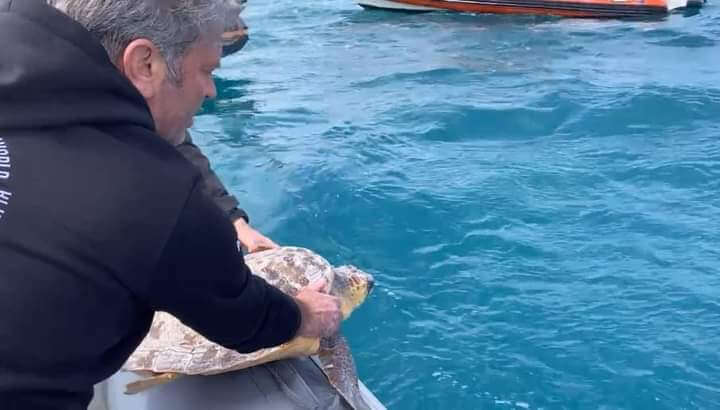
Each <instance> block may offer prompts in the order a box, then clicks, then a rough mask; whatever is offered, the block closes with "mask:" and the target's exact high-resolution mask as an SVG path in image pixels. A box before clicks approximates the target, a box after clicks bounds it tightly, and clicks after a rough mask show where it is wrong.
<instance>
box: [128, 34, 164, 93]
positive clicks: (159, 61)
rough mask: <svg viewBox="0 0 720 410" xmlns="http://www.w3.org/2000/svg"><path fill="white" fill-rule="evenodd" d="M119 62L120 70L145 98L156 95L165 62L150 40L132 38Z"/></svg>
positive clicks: (162, 80)
mask: <svg viewBox="0 0 720 410" xmlns="http://www.w3.org/2000/svg"><path fill="white" fill-rule="evenodd" d="M119 63H120V64H118V65H119V66H120V71H122V72H123V74H125V77H127V78H128V80H130V82H131V83H133V85H135V88H137V89H138V91H140V94H142V96H143V97H145V99H146V100H149V99H151V98H153V97H154V96H155V95H157V93H158V91H159V90H160V86H161V85H162V83H163V82H164V81H165V76H166V75H167V63H166V62H165V58H164V57H163V56H162V54H161V53H160V50H158V48H157V47H155V44H153V43H152V41H150V40H147V39H143V38H141V39H137V40H133V41H132V42H131V43H130V44H128V46H127V47H125V51H124V52H123V54H122V55H121V56H120V61H119Z"/></svg>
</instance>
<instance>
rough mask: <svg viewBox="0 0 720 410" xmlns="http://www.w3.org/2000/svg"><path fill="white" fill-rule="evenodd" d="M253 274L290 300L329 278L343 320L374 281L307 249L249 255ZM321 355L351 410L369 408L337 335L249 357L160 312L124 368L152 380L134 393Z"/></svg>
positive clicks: (135, 384) (143, 381) (132, 387)
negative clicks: (183, 379) (190, 377)
mask: <svg viewBox="0 0 720 410" xmlns="http://www.w3.org/2000/svg"><path fill="white" fill-rule="evenodd" d="M245 262H246V263H247V265H248V267H249V268H250V270H251V271H252V272H253V273H254V274H255V275H258V276H260V277H262V278H264V279H265V280H266V281H268V282H269V283H271V284H272V285H274V286H276V287H277V288H278V289H280V290H281V291H283V292H285V293H286V294H288V295H291V296H294V295H295V294H296V293H297V292H298V291H299V290H300V289H301V288H303V287H305V286H307V285H309V284H311V283H315V282H316V281H318V280H322V279H325V280H326V281H327V283H328V285H329V286H328V288H329V289H330V294H332V295H335V296H337V297H339V298H340V301H341V304H342V313H343V318H344V319H347V318H348V317H349V316H350V314H351V313H352V311H353V310H354V309H355V308H356V307H358V306H359V305H360V304H361V303H363V302H364V301H365V298H366V297H367V296H368V294H369V293H370V291H371V289H372V287H373V283H374V282H373V277H372V276H371V275H370V274H368V273H365V272H363V271H361V270H359V269H358V268H356V267H354V266H350V265H344V266H339V267H333V266H332V265H330V263H328V261H327V260H325V259H324V258H323V257H322V256H320V255H318V254H316V253H314V252H312V251H310V250H308V249H305V248H298V247H281V248H278V249H272V250H267V251H263V252H257V253H252V254H249V255H247V256H246V257H245ZM316 353H317V355H318V359H319V362H320V364H321V367H322V369H323V371H324V373H325V375H326V376H327V377H328V380H329V381H330V384H332V385H333V387H334V388H335V389H336V390H337V391H338V392H339V393H340V394H341V395H342V397H343V398H344V399H345V400H346V401H347V402H348V404H349V405H351V406H352V407H353V408H355V409H357V410H360V409H369V406H368V405H367V404H366V403H365V402H364V400H363V399H362V396H361V395H360V391H359V386H358V378H357V373H356V368H355V363H354V361H353V358H352V355H351V353H350V349H349V347H348V345H347V341H346V340H345V338H344V337H343V336H342V335H341V334H340V333H339V332H338V333H336V334H335V335H333V336H330V337H325V338H322V339H317V338H316V339H312V338H303V337H296V338H295V339H293V340H291V341H289V342H287V343H285V344H282V345H280V346H276V347H271V348H267V349H261V350H258V351H255V352H252V353H249V354H242V353H238V352H237V351H235V350H231V349H226V348H224V347H222V346H220V345H218V344H215V343H213V342H211V341H209V340H208V339H206V338H204V337H203V336H201V335H200V334H198V333H197V332H195V331H194V330H192V329H191V328H189V327H187V326H185V325H184V324H182V323H181V322H180V321H179V320H178V319H177V318H175V317H173V316H171V315H170V314H168V313H166V312H157V313H156V314H155V317H154V319H153V323H152V326H151V327H150V331H149V332H148V334H147V335H146V337H145V339H144V340H143V341H142V343H141V344H140V345H139V346H138V347H137V349H136V350H135V352H134V353H133V354H132V355H131V356H130V358H129V359H128V360H127V361H126V363H125V365H124V366H123V368H124V370H128V371H133V372H136V373H140V374H142V375H145V376H148V377H146V378H144V379H141V380H139V381H136V382H133V383H130V384H128V385H127V389H126V393H128V394H133V393H137V392H139V391H142V390H145V389H147V388H149V387H152V386H154V385H157V384H162V383H165V382H169V381H171V380H173V379H175V378H177V377H179V376H181V375H211V374H218V373H225V372H229V371H233V370H239V369H244V368H247V367H252V366H257V365H259V364H262V363H267V362H271V361H274V360H279V359H283V358H288V357H298V356H310V355H313V354H316Z"/></svg>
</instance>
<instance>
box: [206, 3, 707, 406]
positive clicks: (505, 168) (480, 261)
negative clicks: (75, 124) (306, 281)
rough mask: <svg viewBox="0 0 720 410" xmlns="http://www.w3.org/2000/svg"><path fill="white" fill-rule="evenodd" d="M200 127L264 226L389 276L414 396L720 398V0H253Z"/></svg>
mask: <svg viewBox="0 0 720 410" xmlns="http://www.w3.org/2000/svg"><path fill="white" fill-rule="evenodd" d="M244 16H245V18H246V21H247V23H248V24H249V25H250V27H251V39H250V41H249V43H248V45H247V46H246V48H245V50H243V51H242V52H241V53H240V54H238V55H235V56H231V57H229V58H226V59H225V60H224V61H223V68H222V69H220V70H219V71H218V73H217V84H218V88H219V96H218V99H217V100H216V101H214V102H210V103H207V104H206V105H205V106H204V108H203V111H202V112H201V113H200V114H199V115H198V117H197V118H196V123H195V127H194V136H195V139H196V140H197V142H198V143H199V144H200V145H201V147H202V148H203V149H204V150H205V152H206V153H207V154H208V156H209V157H210V158H211V159H212V161H213V163H214V166H215V168H216V170H217V171H218V173H219V174H220V175H221V177H222V178H223V180H224V181H225V182H226V183H227V184H228V186H229V187H230V189H231V190H232V192H233V193H234V194H235V195H236V196H237V197H238V198H239V200H240V201H241V203H242V206H243V207H244V208H245V209H246V210H247V211H248V212H249V213H250V215H251V218H252V222H253V224H254V225H255V226H256V227H258V228H259V229H260V230H261V231H262V232H264V233H266V234H267V235H269V236H270V237H271V238H273V239H274V240H276V241H277V242H279V243H282V244H286V245H296V246H304V247H309V248H312V249H314V250H316V251H317V252H319V253H321V254H323V255H324V256H326V257H327V258H328V259H329V260H330V261H331V262H333V263H336V264H341V263H352V264H355V265H357V266H359V267H361V268H363V269H365V270H367V271H369V272H371V273H373V274H374V275H375V276H376V278H377V282H378V285H377V288H376V289H375V291H374V293H373V295H372V296H371V297H370V299H369V300H368V301H367V302H366V304H365V305H363V306H362V307H361V308H360V309H359V310H358V311H356V313H355V314H354V315H353V316H352V317H351V318H350V319H349V320H348V321H347V322H346V323H345V324H344V327H343V328H344V332H345V334H346V335H347V336H348V338H349V339H350V343H351V346H352V348H353V351H354V355H355V358H356V361H357V366H358V371H359V373H360V376H361V378H362V379H363V380H364V381H365V383H366V384H367V385H368V386H369V387H370V389H371V390H372V391H374V392H375V393H376V395H377V396H378V397H379V398H380V399H381V400H382V401H383V402H384V403H385V404H386V405H387V406H388V407H389V408H391V409H496V408H497V409H518V408H519V409H541V408H542V409H712V408H720V194H719V191H720V8H718V6H717V5H716V4H712V3H710V4H708V5H707V6H706V7H705V8H703V9H702V10H700V11H699V12H698V13H677V14H673V15H671V16H669V17H667V18H662V19H655V20H647V21H619V20H608V21H602V20H577V19H557V18H548V17H529V16H491V15H463V14H450V13H427V14H404V13H392V12H384V11H377V10H375V11H371V10H363V9H361V8H360V7H358V6H357V5H355V4H354V3H353V2H352V1H351V0H332V1H329V0H316V1H304V2H298V1H288V0H278V1H273V2H269V1H262V0H253V1H252V2H251V3H250V5H249V7H248V9H247V10H246V11H245V13H244Z"/></svg>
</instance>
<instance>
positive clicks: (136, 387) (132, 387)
mask: <svg viewBox="0 0 720 410" xmlns="http://www.w3.org/2000/svg"><path fill="white" fill-rule="evenodd" d="M180 376H181V374H179V373H160V374H155V375H154V376H149V377H146V378H144V379H140V380H137V381H134V382H132V383H128V384H127V385H125V394H136V393H140V392H141V391H145V390H147V389H149V388H151V387H155V386H158V385H161V384H165V383H168V382H171V381H173V380H175V379H177V378H178V377H180Z"/></svg>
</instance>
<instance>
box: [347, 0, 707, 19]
mask: <svg viewBox="0 0 720 410" xmlns="http://www.w3.org/2000/svg"><path fill="white" fill-rule="evenodd" d="M356 1H357V3H358V4H359V5H360V6H362V7H365V8H379V9H390V10H407V11H437V10H446V11H457V12H465V13H495V14H539V15H550V16H561V17H594V18H620V17H650V16H662V15H666V14H668V13H670V12H672V11H674V10H678V9H684V8H693V7H694V8H697V7H700V6H701V5H702V4H703V3H704V2H705V0H356Z"/></svg>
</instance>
